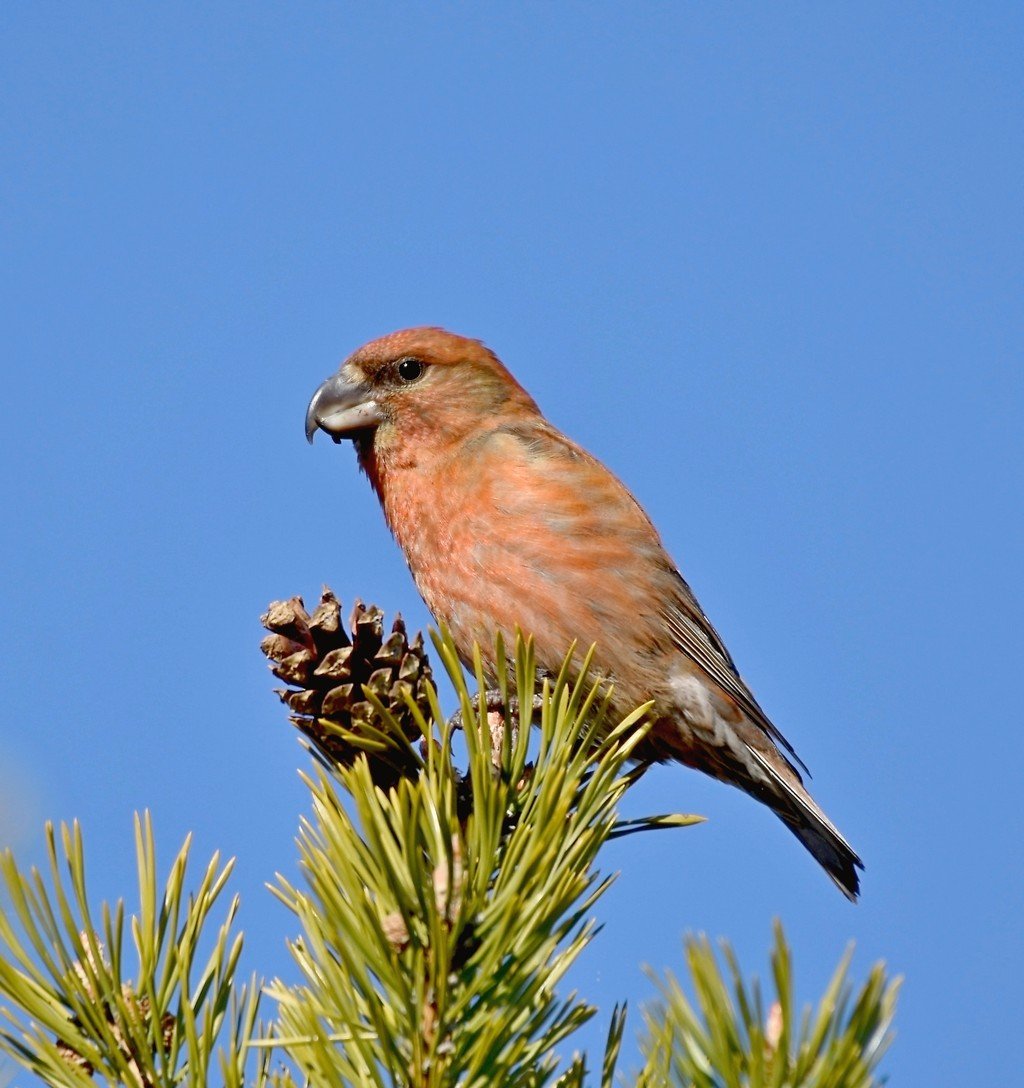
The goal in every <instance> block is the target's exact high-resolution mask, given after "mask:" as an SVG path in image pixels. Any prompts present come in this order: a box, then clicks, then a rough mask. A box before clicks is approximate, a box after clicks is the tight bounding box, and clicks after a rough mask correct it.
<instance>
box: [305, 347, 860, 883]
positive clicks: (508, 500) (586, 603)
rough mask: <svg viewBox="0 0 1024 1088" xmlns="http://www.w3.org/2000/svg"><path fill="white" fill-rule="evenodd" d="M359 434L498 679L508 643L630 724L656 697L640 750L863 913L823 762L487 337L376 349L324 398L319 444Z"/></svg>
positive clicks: (467, 659)
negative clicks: (696, 779) (583, 679)
mask: <svg viewBox="0 0 1024 1088" xmlns="http://www.w3.org/2000/svg"><path fill="white" fill-rule="evenodd" d="M318 431H323V432H325V433H326V434H327V435H329V436H330V437H331V438H333V439H334V441H335V442H341V441H343V440H350V441H351V442H352V443H353V444H354V446H355V451H356V455H357V459H358V463H359V466H360V468H361V469H362V471H363V472H364V473H365V474H366V476H367V477H368V479H369V482H370V484H371V486H372V488H373V490H374V492H376V495H377V498H378V499H379V501H380V504H381V507H382V509H383V513H384V517H385V520H386V522H387V525H388V527H389V528H390V530H391V532H392V534H393V536H394V538H395V540H396V541H397V543H398V545H399V547H400V548H401V550H402V552H403V553H404V556H405V559H406V562H407V564H408V566H409V569H410V572H411V574H412V577H413V580H414V581H415V583H416V587H417V589H418V590H419V593H420V595H421V596H422V597H423V600H424V602H425V603H426V605H427V607H428V609H429V610H430V612H431V613H432V614H433V617H434V619H435V620H436V621H437V622H438V623H439V624H440V625H442V626H443V627H444V628H446V629H447V630H448V631H449V632H450V634H451V637H452V639H453V640H454V643H455V646H456V649H457V651H458V653H459V657H460V658H461V659H462V661H463V662H464V663H466V664H467V665H470V664H471V662H472V660H473V651H474V646H476V647H479V653H480V654H481V656H482V660H483V664H484V670H485V675H486V676H487V679H488V682H489V683H492V684H494V683H496V681H497V676H496V669H497V668H498V664H497V661H496V651H495V641H496V635H498V634H499V633H500V635H501V636H502V637H503V639H504V640H505V644H506V645H512V644H514V641H515V637H516V632H517V631H519V632H522V633H524V634H527V635H530V636H532V637H533V640H534V645H535V652H536V658H537V662H538V666H539V668H540V670H541V671H542V673H543V672H544V671H547V672H550V673H551V674H557V673H558V671H559V669H560V667H561V665H562V663H563V661H564V659H565V656H566V653H567V652H568V651H569V648H570V646H572V645H576V646H579V647H590V646H591V645H594V646H595V647H596V649H595V651H594V653H595V656H594V665H593V667H594V668H595V669H596V670H597V671H598V673H599V674H600V675H602V676H604V677H606V678H608V679H609V680H610V681H611V682H612V683H613V685H614V688H613V692H614V694H613V700H614V701H613V708H614V709H617V710H620V711H621V712H622V714H623V716H625V714H627V713H629V712H631V711H632V710H633V709H634V708H636V707H638V706H640V705H641V704H644V703H648V702H650V703H652V704H653V706H652V709H651V710H650V712H649V713H650V718H651V722H652V724H651V725H650V728H649V732H648V733H647V735H646V736H645V738H644V739H643V740H642V742H641V744H640V745H639V746H638V747H637V749H636V750H635V752H634V755H635V756H636V757H637V758H638V759H642V760H644V761H652V762H653V761H656V762H668V761H675V762H678V763H682V764H684V765H686V766H689V767H692V768H695V769H697V770H699V771H702V772H704V773H706V774H708V775H710V776H712V777H713V778H716V779H719V780H720V781H723V782H725V783H728V784H729V785H732V786H735V787H738V788H739V789H741V790H742V791H743V792H745V793H747V794H749V795H750V796H752V797H754V798H756V799H757V800H758V801H761V802H762V803H764V804H765V805H767V807H768V808H770V809H771V810H772V811H773V812H774V813H775V814H776V815H777V816H778V817H779V818H780V819H781V820H782V822H783V823H784V824H785V826H786V827H787V828H788V829H789V830H790V831H791V832H792V833H793V834H794V835H795V836H796V837H797V838H798V839H799V840H800V842H801V843H802V844H803V845H804V846H805V847H806V848H807V850H809V851H810V853H811V854H812V855H813V857H814V858H815V859H816V860H817V861H818V862H819V864H820V865H821V866H822V868H823V869H824V870H825V872H826V873H827V874H828V876H829V877H831V879H832V880H833V882H834V883H835V884H836V885H837V886H838V887H839V889H840V891H842V892H843V894H844V895H845V896H846V897H847V898H848V899H850V900H851V901H854V902H855V901H856V900H857V897H858V894H859V891H860V882H859V877H858V873H857V870H858V869H863V867H864V866H863V862H862V861H861V859H860V858H859V857H858V856H857V854H856V852H855V851H854V850H853V848H852V847H851V846H850V845H849V843H848V842H847V841H846V840H845V839H844V838H843V836H842V835H841V834H840V832H839V830H838V829H837V828H836V826H835V825H834V824H833V823H832V822H831V821H830V820H829V818H828V817H827V816H826V815H825V813H824V812H823V811H822V809H821V808H820V807H819V806H818V804H817V803H816V802H815V801H814V799H813V798H812V797H811V795H810V794H809V792H808V791H807V789H806V787H805V786H804V783H803V778H802V774H801V771H803V772H805V773H806V771H807V768H806V767H805V766H804V764H803V763H802V762H801V761H800V759H799V757H798V756H797V755H796V752H795V751H794V749H793V747H792V746H791V745H790V743H789V742H788V741H787V740H786V738H785V737H784V736H783V735H782V733H781V732H780V731H779V730H778V729H777V728H776V726H775V725H774V724H773V723H772V722H771V720H770V719H769V718H768V716H767V714H766V713H765V712H764V710H762V709H761V706H760V704H759V703H758V702H757V700H756V699H755V697H754V695H753V692H752V691H751V690H750V688H749V687H748V685H747V684H746V683H745V681H744V680H743V679H742V677H741V676H740V674H739V671H738V670H737V668H736V665H735V663H734V661H733V659H732V657H731V655H730V653H729V651H728V650H727V649H726V647H725V643H724V642H723V641H722V639H721V637H720V636H719V634H718V632H717V631H716V630H715V628H714V627H713V626H712V625H711V622H710V620H709V619H708V618H707V616H706V615H705V614H704V611H703V609H702V608H701V606H700V604H699V603H698V602H697V598H696V597H695V596H694V594H693V591H692V590H691V589H690V586H689V585H688V584H687V582H686V581H685V580H684V578H683V576H682V575H681V574H680V572H679V570H678V569H677V567H676V564H675V563H674V562H673V560H672V558H671V557H670V555H669V554H668V552H667V551H666V549H665V546H664V544H663V543H662V540H661V537H660V536H659V534H658V531H657V530H656V529H655V527H654V525H653V523H652V522H651V520H650V518H649V517H648V516H647V514H646V513H645V512H644V510H643V508H642V507H641V505H640V503H639V502H638V501H637V500H636V499H635V498H634V497H633V495H632V494H631V492H630V491H629V490H628V489H627V488H626V486H625V485H624V484H623V483H622V482H621V481H620V480H619V479H618V478H617V477H616V476H615V475H614V474H613V473H612V472H611V471H610V470H609V469H608V468H606V467H605V466H604V465H603V464H602V463H601V462H600V461H598V460H597V459H596V458H595V457H593V456H592V455H591V454H590V453H588V452H587V451H586V450H584V449H583V448H582V447H581V446H579V445H577V444H576V443H575V442H574V441H572V439H570V438H568V437H567V436H566V435H564V434H563V433H562V432H561V431H560V430H559V429H558V428H557V427H555V426H554V424H552V423H550V422H549V421H548V420H547V419H546V418H545V416H544V415H543V414H542V412H541V410H540V408H539V407H538V405H537V403H536V401H535V400H534V399H533V397H532V396H531V395H530V394H529V393H528V392H527V391H526V389H524V388H523V386H522V385H520V383H519V382H518V381H517V380H516V379H515V378H514V377H513V375H512V373H511V372H510V371H509V370H508V369H507V368H506V366H505V365H504V364H503V363H502V362H501V361H500V360H499V359H498V357H497V356H496V355H495V354H494V353H493V352H492V351H491V350H490V349H489V348H487V347H486V346H485V345H484V343H483V342H482V341H480V340H474V339H470V338H468V337H464V336H459V335H456V334H455V333H451V332H447V331H445V330H444V329H441V328H437V327H417V328H409V329H402V330H400V331H398V332H394V333H391V334H390V335H387V336H383V337H380V338H378V339H375V340H372V341H370V342H369V343H367V344H365V345H363V346H362V347H361V348H359V349H358V350H357V351H355V352H354V353H353V354H352V355H350V356H349V357H348V358H347V359H346V360H345V361H344V363H342V365H341V367H340V368H339V369H338V371H337V372H336V373H335V374H334V375H332V376H331V377H329V378H328V379H327V380H326V381H325V382H323V383H322V384H321V385H320V386H319V388H318V389H317V390H316V392H315V393H314V394H313V396H312V399H311V400H310V402H309V406H308V409H307V412H306V437H307V439H308V440H309V441H310V442H312V441H313V438H314V436H315V434H316V433H317V432H318Z"/></svg>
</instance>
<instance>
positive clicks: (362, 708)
mask: <svg viewBox="0 0 1024 1088" xmlns="http://www.w3.org/2000/svg"><path fill="white" fill-rule="evenodd" d="M260 620H261V622H262V624H263V626H264V627H266V628H267V630H268V631H270V632H271V634H269V635H267V637H266V638H264V639H263V641H262V642H261V643H260V649H262V650H263V652H264V653H265V654H266V655H267V657H268V658H270V660H271V662H272V664H271V666H270V667H271V670H272V672H273V673H274V675H275V676H277V677H278V678H279V679H281V680H284V681H285V683H287V684H290V685H292V686H291V687H289V688H283V689H277V693H278V695H279V696H280V697H281V701H282V702H284V703H285V704H286V705H287V706H288V707H289V709H290V710H291V711H292V715H291V721H292V723H293V724H294V725H295V726H297V727H298V729H299V730H301V732H302V733H303V735H304V736H305V737H306V738H307V739H308V740H309V741H310V742H311V743H312V745H313V747H314V749H315V750H316V751H317V752H318V753H319V754H320V755H321V757H323V759H324V760H325V761H326V762H327V764H328V765H329V766H338V765H340V766H348V765H349V764H351V763H352V761H353V760H354V759H355V757H356V756H357V755H358V754H360V753H364V754H366V756H367V758H368V759H369V760H370V763H371V769H372V770H373V771H374V777H375V778H376V779H377V781H378V782H380V783H381V784H382V785H383V784H385V783H387V784H393V782H394V781H396V780H397V778H398V777H400V776H401V775H402V774H405V773H408V772H409V771H410V769H411V767H410V753H411V749H410V745H411V744H412V743H413V742H415V741H417V740H419V738H420V737H421V736H422V733H421V730H420V728H419V726H418V725H417V724H416V719H415V717H414V715H413V713H412V712H411V711H410V709H409V706H408V704H407V703H406V701H405V698H404V693H408V694H409V695H411V696H412V698H413V700H414V702H415V703H416V705H417V706H418V707H419V709H420V711H421V713H422V714H423V715H424V717H426V716H428V714H429V703H428V698H427V686H428V685H429V684H430V683H431V671H430V662H429V661H428V660H427V655H426V653H425V652H424V649H423V636H422V635H420V634H417V635H416V637H415V638H414V639H413V640H412V642H411V643H410V642H409V641H408V639H407V637H406V630H405V624H404V622H403V621H402V617H401V616H396V617H395V620H394V623H393V624H392V625H391V633H390V634H389V635H388V636H387V637H386V638H385V637H384V614H383V612H381V610H380V609H379V608H377V607H376V606H375V605H370V606H369V607H367V606H365V605H364V604H363V603H362V602H361V601H356V603H355V606H354V607H353V609H352V615H351V618H350V619H349V627H350V629H351V632H352V633H351V636H350V635H349V634H348V633H347V632H346V630H345V627H344V625H343V624H342V622H341V605H340V604H339V602H338V598H337V597H335V595H334V594H333V593H332V592H331V590H330V589H328V588H327V587H326V586H325V587H324V590H323V594H322V595H321V597H320V603H319V604H318V605H317V607H316V608H315V609H314V610H313V613H312V615H310V614H309V613H307V612H306V608H305V605H304V604H303V603H302V598H301V597H292V598H291V600H288V601H275V602H274V603H273V604H271V605H270V607H269V608H268V609H267V612H266V614H265V615H263V616H262V617H260ZM364 687H365V688H367V689H368V690H369V691H371V692H372V693H373V695H374V696H375V697H376V698H377V699H378V700H379V701H380V703H381V705H383V706H384V707H385V708H386V709H387V710H388V711H389V713H390V715H391V717H392V718H393V719H394V722H395V723H397V725H398V727H399V729H400V730H401V736H396V735H394V730H393V727H392V725H391V723H390V722H388V721H386V720H385V717H384V715H382V714H381V713H380V712H379V711H378V710H377V708H376V707H375V706H374V705H373V703H372V702H370V701H369V700H368V699H367V698H366V695H365V694H364V691H363V688H364Z"/></svg>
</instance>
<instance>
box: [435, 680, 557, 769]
mask: <svg viewBox="0 0 1024 1088" xmlns="http://www.w3.org/2000/svg"><path fill="white" fill-rule="evenodd" d="M483 695H484V698H483V708H484V711H485V712H486V714H487V724H488V725H489V726H490V730H491V756H492V760H493V762H494V764H495V766H498V765H500V763H501V751H502V746H503V745H504V742H505V730H506V728H507V729H510V730H511V741H512V744H513V745H514V744H515V742H516V738H517V736H518V735H519V726H520V723H521V714H520V703H519V699H518V698H517V697H516V696H514V695H513V696H511V697H510V698H509V700H508V705H507V706H506V704H505V700H504V698H503V697H502V693H501V691H500V690H499V689H498V688H488V690H487V691H485V692H484V693H483ZM541 702H542V700H541V696H540V694H539V693H535V694H534V695H533V697H532V698H531V700H530V705H529V712H530V716H529V719H528V720H527V725H529V724H530V723H531V722H532V721H533V716H534V714H537V713H538V712H539V711H540V708H541ZM478 705H479V704H478ZM448 726H449V728H451V729H462V728H464V726H465V722H464V721H463V714H462V711H461V710H457V711H456V712H455V713H454V714H453V715H452V716H451V717H450V718H449V719H448Z"/></svg>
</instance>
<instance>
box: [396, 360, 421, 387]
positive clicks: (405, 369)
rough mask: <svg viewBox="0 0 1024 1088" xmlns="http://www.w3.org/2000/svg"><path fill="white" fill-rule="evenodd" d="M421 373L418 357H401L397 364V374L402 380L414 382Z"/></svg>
mask: <svg viewBox="0 0 1024 1088" xmlns="http://www.w3.org/2000/svg"><path fill="white" fill-rule="evenodd" d="M422 373H423V364H422V363H421V362H420V361H419V359H403V360H402V361H401V362H400V363H399V364H398V376H399V377H400V378H401V379H402V381H403V382H414V381H415V380H416V379H417V378H418V377H419V376H420V375H421V374H422Z"/></svg>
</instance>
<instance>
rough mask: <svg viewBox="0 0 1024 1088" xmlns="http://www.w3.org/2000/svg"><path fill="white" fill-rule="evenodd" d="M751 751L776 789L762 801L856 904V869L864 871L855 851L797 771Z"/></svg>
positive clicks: (781, 762)
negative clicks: (808, 790) (805, 785)
mask: <svg viewBox="0 0 1024 1088" xmlns="http://www.w3.org/2000/svg"><path fill="white" fill-rule="evenodd" d="M748 750H749V751H750V753H751V754H752V755H753V757H754V759H755V760H756V761H757V763H758V764H759V765H760V767H761V769H762V770H763V771H764V772H765V773H766V774H767V775H768V778H769V781H770V782H771V784H772V786H773V787H774V788H773V789H771V790H770V791H765V794H764V795H763V796H762V800H764V801H765V803H766V804H768V806H769V807H770V808H771V809H772V811H773V812H774V813H775V815H776V816H778V817H779V819H780V820H782V822H783V823H784V824H785V825H786V827H788V828H789V830H790V831H792V832H793V834H794V835H796V837H797V838H798V839H799V840H800V841H801V842H802V843H803V844H804V846H806V847H807V849H808V850H809V851H810V852H811V854H813V855H814V857H815V858H816V859H817V861H818V863H819V864H820V865H821V867H822V868H823V869H824V870H825V872H826V873H828V875H829V876H830V877H831V878H832V880H833V881H834V883H835V885H836V887H837V888H838V889H839V890H840V891H841V892H842V893H843V895H845V896H846V898H847V899H849V900H850V902H851V903H856V902H857V896H858V895H859V894H860V877H858V875H857V870H858V869H863V868H864V863H863V862H862V861H861V860H860V858H859V857H858V856H857V854H856V851H855V850H854V849H853V848H852V847H851V846H850V844H849V843H848V842H847V841H846V839H844V838H843V836H842V835H841V834H840V833H839V830H838V828H837V827H836V826H835V824H833V823H832V821H831V820H830V819H829V818H828V817H827V816H826V815H825V813H824V812H822V811H821V809H820V808H819V807H818V806H817V805H816V804H815V802H814V799H813V798H812V797H811V795H810V794H809V793H808V792H807V790H805V789H804V787H803V784H802V783H801V781H800V779H799V777H798V776H797V774H796V772H795V771H793V770H792V769H791V768H790V767H788V766H787V765H786V764H785V763H783V761H782V760H781V758H780V760H779V763H780V766H773V764H774V762H775V761H774V760H772V759H770V758H769V757H768V756H766V755H765V754H764V753H762V752H759V751H757V750H756V749H755V748H753V747H749V746H748Z"/></svg>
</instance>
